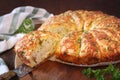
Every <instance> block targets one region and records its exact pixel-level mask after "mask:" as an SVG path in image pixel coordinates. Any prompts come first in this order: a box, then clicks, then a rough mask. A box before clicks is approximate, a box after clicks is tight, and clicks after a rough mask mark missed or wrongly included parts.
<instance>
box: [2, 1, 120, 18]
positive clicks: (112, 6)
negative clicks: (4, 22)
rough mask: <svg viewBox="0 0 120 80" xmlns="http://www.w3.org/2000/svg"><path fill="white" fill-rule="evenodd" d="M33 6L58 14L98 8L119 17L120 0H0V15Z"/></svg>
mask: <svg viewBox="0 0 120 80" xmlns="http://www.w3.org/2000/svg"><path fill="white" fill-rule="evenodd" d="M27 5H30V6H35V7H41V8H45V9H47V10H48V11H49V12H51V13H54V14H59V13H61V12H64V11H66V10H70V9H71V10H76V9H85V10H100V11H103V12H105V13H108V14H111V15H115V16H117V17H120V0H0V15H3V14H6V13H9V12H10V11H11V10H13V9H14V8H16V7H19V6H27Z"/></svg>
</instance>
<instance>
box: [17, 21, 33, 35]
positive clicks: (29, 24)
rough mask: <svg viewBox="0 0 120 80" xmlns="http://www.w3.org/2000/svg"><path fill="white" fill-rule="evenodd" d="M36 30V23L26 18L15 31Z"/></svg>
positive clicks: (27, 31) (26, 31)
mask: <svg viewBox="0 0 120 80" xmlns="http://www.w3.org/2000/svg"><path fill="white" fill-rule="evenodd" d="M33 30H34V25H33V23H32V20H31V19H25V20H24V21H23V23H22V24H21V25H20V27H19V29H17V31H16V32H15V33H29V32H31V31H33Z"/></svg>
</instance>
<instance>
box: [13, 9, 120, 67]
mask: <svg viewBox="0 0 120 80" xmlns="http://www.w3.org/2000/svg"><path fill="white" fill-rule="evenodd" d="M48 31H50V32H48ZM44 33H46V34H48V36H51V35H57V36H59V37H60V38H58V37H57V38H58V40H57V41H59V43H58V45H57V46H55V47H53V48H54V50H53V52H54V54H55V55H56V57H57V58H58V59H60V60H63V61H66V62H71V63H76V64H96V63H101V62H111V61H117V60H120V19H119V18H117V17H114V16H111V15H107V14H104V13H103V12H101V11H86V10H76V11H71V10H70V11H67V12H65V13H62V14H59V15H55V16H53V17H51V18H49V19H48V20H47V21H46V22H45V23H44V24H42V26H41V27H40V28H39V29H38V31H36V32H32V33H30V34H28V35H27V36H25V37H24V38H23V39H21V40H20V41H19V42H18V43H17V45H16V47H15V50H16V52H17V53H18V56H19V57H20V58H21V60H22V61H23V62H24V63H26V64H28V65H30V63H31V62H32V61H31V60H29V59H27V58H26V56H31V55H32V54H34V53H33V52H32V51H35V50H36V47H37V46H39V45H38V44H39V42H40V41H39V39H43V40H45V39H44V38H42V37H41V35H42V34H44ZM33 35H35V36H33ZM48 36H47V37H48ZM48 38H49V37H48ZM31 39H35V40H33V41H31ZM52 39H53V40H54V38H52ZM45 42H46V41H45ZM53 42H54V41H53ZM55 42H56V40H55ZM26 44H27V45H26ZM49 47H51V46H49ZM24 51H27V54H24V55H23V54H22V53H24ZM49 51H50V50H49V49H48V52H49ZM43 52H44V53H46V51H44V50H43ZM34 56H37V54H36V55H34ZM47 57H49V55H48V54H47ZM33 59H34V57H33ZM32 64H33V65H35V64H34V63H32ZM33 65H32V66H33ZM30 66H31V65H30Z"/></svg>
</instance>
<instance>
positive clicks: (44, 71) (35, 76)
mask: <svg viewBox="0 0 120 80" xmlns="http://www.w3.org/2000/svg"><path fill="white" fill-rule="evenodd" d="M27 5H29V6H34V7H40V8H45V9H46V10H47V11H49V12H50V13H53V14H59V13H61V12H64V11H66V10H78V9H85V10H100V11H103V12H105V13H107V14H111V15H115V16H117V17H119V18H120V6H119V5H120V0H0V15H3V14H6V13H9V12H11V11H12V10H13V9H14V8H16V7H19V6H27ZM0 57H2V58H3V59H4V60H5V62H6V64H7V65H8V67H9V69H11V70H12V69H14V59H15V53H14V50H13V49H11V50H8V51H6V52H4V53H2V54H0ZM117 66H118V67H119V64H118V65H117ZM96 68H101V67H96ZM83 69H84V68H82V67H75V66H69V65H65V64H61V63H58V62H52V61H46V62H44V63H43V64H41V65H40V66H39V67H37V68H36V69H35V70H33V71H32V72H31V73H30V74H28V75H27V76H25V77H23V78H18V77H17V76H16V77H14V78H13V79H12V80H19V79H20V80H94V79H93V78H91V79H88V78H87V77H86V76H85V75H83V74H82V70H83ZM106 78H107V79H108V80H111V79H110V78H111V76H106Z"/></svg>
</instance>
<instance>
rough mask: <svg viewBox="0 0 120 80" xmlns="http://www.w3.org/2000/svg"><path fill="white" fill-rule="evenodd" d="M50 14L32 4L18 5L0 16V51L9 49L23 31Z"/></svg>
mask: <svg viewBox="0 0 120 80" xmlns="http://www.w3.org/2000/svg"><path fill="white" fill-rule="evenodd" d="M51 16H53V14H50V13H49V12H47V11H46V10H45V9H43V8H36V7H32V6H22V7H18V8H15V9H14V10H13V11H12V12H11V13H9V14H5V15H3V16H0V53H2V52H4V51H6V50H8V49H11V48H12V47H13V46H14V45H15V43H16V42H17V41H18V40H19V39H20V38H21V37H23V36H24V34H25V33H27V32H29V31H31V30H33V28H34V24H40V23H43V22H44V21H45V20H46V19H47V18H49V17H51ZM35 21H36V22H35ZM22 30H23V31H22Z"/></svg>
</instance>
